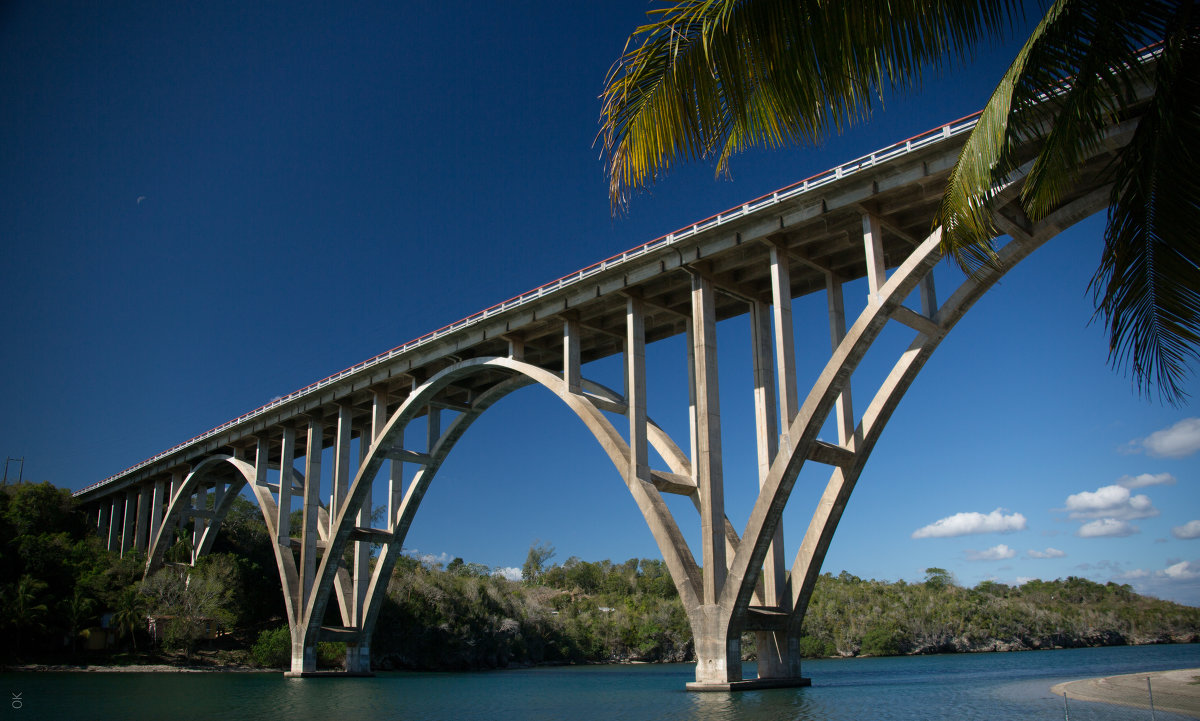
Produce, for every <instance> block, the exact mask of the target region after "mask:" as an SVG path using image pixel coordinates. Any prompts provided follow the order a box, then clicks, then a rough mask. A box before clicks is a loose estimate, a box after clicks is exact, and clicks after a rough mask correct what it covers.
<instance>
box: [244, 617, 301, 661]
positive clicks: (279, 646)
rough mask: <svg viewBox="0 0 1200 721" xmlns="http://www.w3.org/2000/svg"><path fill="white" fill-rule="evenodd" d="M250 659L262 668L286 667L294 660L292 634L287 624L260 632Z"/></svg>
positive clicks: (251, 650) (252, 648)
mask: <svg viewBox="0 0 1200 721" xmlns="http://www.w3.org/2000/svg"><path fill="white" fill-rule="evenodd" d="M250 659H251V661H253V662H254V665H255V666H261V667H262V668H278V669H285V668H288V665H289V664H290V663H291V662H292V634H291V632H290V631H288V627H287V626H281V627H279V628H273V629H268V630H266V631H262V632H261V633H259V634H258V640H257V641H255V642H254V646H252V647H251V648H250Z"/></svg>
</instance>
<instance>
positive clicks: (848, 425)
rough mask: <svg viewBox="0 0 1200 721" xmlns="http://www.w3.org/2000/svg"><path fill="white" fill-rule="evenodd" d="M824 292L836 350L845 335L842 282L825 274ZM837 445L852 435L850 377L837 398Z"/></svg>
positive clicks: (852, 418)
mask: <svg viewBox="0 0 1200 721" xmlns="http://www.w3.org/2000/svg"><path fill="white" fill-rule="evenodd" d="M825 294H826V295H827V296H829V340H830V342H831V343H832V345H833V350H834V351H836V350H837V347H838V345H840V344H841V342H842V338H844V337H846V307H845V301H844V299H843V294H842V282H841V280H840V279H839V278H838V277H837V276H835V275H834V274H833V273H826V274H825ZM836 413H837V416H836V418H837V428H838V445H839V446H842V447H843V448H849V445H847V444H848V443H849V442H850V439H851V438H853V437H854V404H853V402H852V401H851V399H850V379H849V378H847V379H846V387H845V388H843V389H842V392H841V395H839V396H838V399H837V409H836Z"/></svg>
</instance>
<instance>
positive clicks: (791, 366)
mask: <svg viewBox="0 0 1200 721" xmlns="http://www.w3.org/2000/svg"><path fill="white" fill-rule="evenodd" d="M771 307H772V308H773V309H774V313H775V367H776V372H777V374H778V378H779V410H780V416H781V417H782V419H783V438H782V439H781V441H782V443H783V447H784V448H785V450H786V451H787V452H789V453H790V452H791V449H792V442H791V438H790V429H791V425H792V421H794V420H795V419H796V413H797V412H798V410H799V407H800V404H799V401H798V400H797V393H796V341H795V338H794V335H793V334H794V326H793V325H792V272H791V268H790V267H789V266H788V260H787V255H786V254H785V253H784V252H783V249H781V248H779V247H777V246H774V245H773V246H771Z"/></svg>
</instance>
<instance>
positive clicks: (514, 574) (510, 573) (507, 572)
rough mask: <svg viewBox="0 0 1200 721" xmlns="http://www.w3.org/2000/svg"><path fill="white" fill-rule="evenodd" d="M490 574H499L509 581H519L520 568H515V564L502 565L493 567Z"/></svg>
mask: <svg viewBox="0 0 1200 721" xmlns="http://www.w3.org/2000/svg"><path fill="white" fill-rule="evenodd" d="M492 575H493V576H501V577H503V578H507V579H508V580H510V581H520V580H521V569H519V568H517V567H516V566H504V567H503V568H496V569H493V570H492Z"/></svg>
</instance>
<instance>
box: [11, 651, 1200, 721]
mask: <svg viewBox="0 0 1200 721" xmlns="http://www.w3.org/2000/svg"><path fill="white" fill-rule="evenodd" d="M747 666H748V668H747V671H748V674H752V673H753V664H748V665H747ZM1184 667H1200V644H1190V645H1171V646H1136V647H1114V648H1092V649H1070V650H1060V651H1026V652H1021V653H982V654H953V655H945V656H920V657H896V658H863V659H845V660H821V661H807V662H805V664H804V674H805V675H806V676H809V677H811V678H812V681H813V685H812V686H811V687H809V688H803V689H772V690H763V691H747V692H741V693H695V692H688V691H685V690H684V684H685V683H687V682H688V681H690V680H692V677H693V667H692V665H690V664H675V665H634V666H568V667H555V668H536V669H522V670H511V671H491V672H478V673H404V672H397V673H380V674H379V675H378V676H376V677H375V678H367V679H288V678H284V677H283V675H282V674H280V673H274V672H272V673H23V674H13V673H8V674H0V683H2V684H3V686H4V691H3V693H5V694H6V696H5V698H6V699H7V700H10V704H6V707H5V709H4V713H5V717H6V718H14V719H18V718H19V719H29V720H31V721H32V719H98V720H107V719H122V720H126V719H127V720H129V721H140V720H142V719H147V720H149V719H156V720H157V719H170V720H171V721H187V720H188V719H197V720H198V721H199V720H201V719H202V720H203V721H211V719H215V718H235V719H243V720H245V721H251V720H253V719H270V720H271V721H292V720H296V719H322V721H349V720H350V719H358V718H366V719H372V720H378V721H389V720H394V721H439V720H441V719H445V720H447V721H451V720H453V721H463V720H469V719H480V720H483V719H487V720H488V721H541V720H549V719H571V721H592V720H597V721H598V720H600V719H605V720H607V719H617V720H621V719H627V720H629V721H641V720H642V719H647V720H649V719H680V720H683V719H688V720H695V721H721V720H725V719H730V720H732V719H737V720H739V721H742V720H744V721H756V720H759V719H772V720H776V721H843V720H844V721H927V720H941V719H954V720H955V721H963V720H970V719H981V720H982V719H987V720H988V721H995V720H1001V719H1013V720H1014V721H1015V720H1017V719H1046V720H1047V721H1050V720H1061V719H1063V716H1064V709H1063V700H1062V698H1060V697H1054V696H1052V695H1051V694H1050V691H1049V689H1050V686H1051V685H1053V684H1055V683H1058V682H1060V681H1067V680H1072V679H1078V678H1088V677H1092V676H1110V675H1114V674H1121V673H1135V672H1138V671H1160V670H1167V669H1172V668H1184ZM13 694H20V708H12V707H11V706H12V705H15V704H11V698H12V695H13ZM1069 710H1070V718H1071V721H1092V720H1095V721H1133V720H1136V719H1147V721H1148V720H1149V719H1150V712H1149V711H1142V710H1139V709H1130V708H1122V707H1116V706H1108V705H1106V704H1094V703H1084V702H1082V701H1071V702H1070V707H1069ZM1155 718H1156V719H1157V720H1158V721H1176V720H1178V719H1183V718H1185V717H1182V716H1178V715H1175V714H1167V713H1163V712H1161V711H1160V712H1158V713H1157V714H1156V717H1155Z"/></svg>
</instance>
